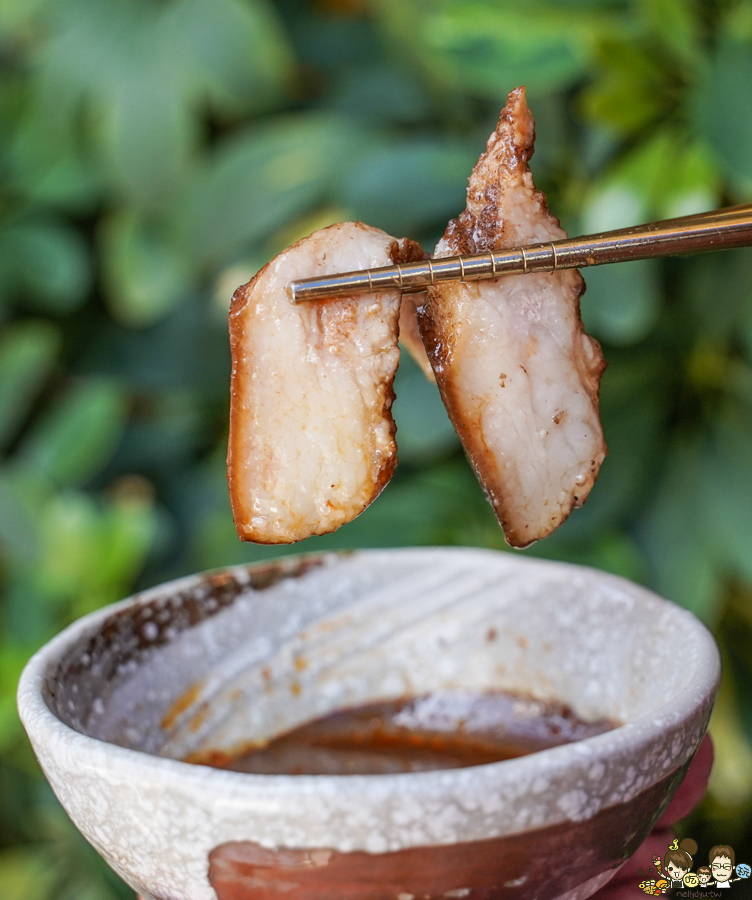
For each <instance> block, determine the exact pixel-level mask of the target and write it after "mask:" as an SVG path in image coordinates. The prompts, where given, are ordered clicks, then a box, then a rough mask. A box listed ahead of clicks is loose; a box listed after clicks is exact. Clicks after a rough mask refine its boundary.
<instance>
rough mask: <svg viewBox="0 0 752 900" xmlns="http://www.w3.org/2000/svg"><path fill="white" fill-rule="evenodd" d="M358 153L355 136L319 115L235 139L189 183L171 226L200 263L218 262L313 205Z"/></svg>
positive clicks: (331, 118) (284, 121) (338, 121)
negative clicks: (187, 190) (176, 230)
mask: <svg viewBox="0 0 752 900" xmlns="http://www.w3.org/2000/svg"><path fill="white" fill-rule="evenodd" d="M359 147H360V132H359V131H357V130H355V129H354V128H353V127H352V126H349V125H348V124H347V123H346V122H345V121H343V120H342V119H340V118H338V117H335V116H331V115H325V114H318V113H312V114H307V115H295V116H287V117H284V118H280V119H277V120H273V121H271V122H269V123H267V124H265V125H263V126H260V127H257V128H254V129H252V130H250V131H246V132H245V133H243V134H240V135H237V136H234V137H233V138H232V139H231V140H229V141H227V142H225V143H224V144H222V145H221V146H220V148H219V150H218V151H217V152H216V153H215V154H214V155H213V156H212V157H211V158H210V159H209V161H208V162H207V164H206V165H205V166H204V169H203V171H202V172H201V173H200V174H199V175H198V176H197V178H196V179H195V181H194V182H193V184H192V186H191V189H190V192H189V193H188V195H187V197H186V198H185V201H184V203H183V204H182V205H181V206H180V209H179V211H178V214H177V221H176V227H181V226H182V228H183V233H184V235H185V239H186V241H187V246H188V247H189V248H190V252H191V253H192V254H195V256H196V257H197V258H198V259H199V260H201V261H203V262H220V261H222V260H223V259H226V258H228V257H229V256H230V255H231V254H232V253H236V252H238V251H239V250H240V249H241V248H243V247H244V246H246V245H248V244H252V243H253V242H256V241H259V240H261V239H263V238H265V237H268V236H269V234H270V233H271V232H273V231H275V230H276V229H278V228H280V227H281V226H283V225H285V224H287V223H289V222H290V221H291V220H292V219H293V218H295V217H296V216H299V215H300V214H302V213H303V212H304V211H305V210H307V209H310V208H311V207H312V206H313V205H315V204H316V202H317V201H319V200H320V198H322V197H323V196H324V194H325V192H326V189H327V187H328V186H329V184H330V183H331V182H333V181H334V180H335V179H336V178H338V177H341V172H342V170H343V168H344V167H345V165H346V163H347V161H348V160H349V159H351V158H352V157H353V156H354V155H355V154H356V153H357V152H358V148H359Z"/></svg>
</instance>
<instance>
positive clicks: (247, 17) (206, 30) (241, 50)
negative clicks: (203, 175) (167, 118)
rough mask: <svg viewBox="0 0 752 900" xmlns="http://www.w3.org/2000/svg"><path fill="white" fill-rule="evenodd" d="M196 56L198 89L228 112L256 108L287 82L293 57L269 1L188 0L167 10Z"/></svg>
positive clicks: (194, 73)
mask: <svg viewBox="0 0 752 900" xmlns="http://www.w3.org/2000/svg"><path fill="white" fill-rule="evenodd" d="M167 18H168V21H167V31H168V32H169V31H172V30H173V29H174V31H175V32H177V33H179V34H180V35H181V37H182V40H183V41H184V45H185V49H184V53H185V54H186V55H187V56H188V57H189V58H190V59H191V61H192V65H193V70H192V77H193V79H194V81H195V82H196V88H197V90H199V91H201V92H205V93H206V95H207V97H208V98H209V100H210V101H211V103H212V104H213V106H215V107H216V109H218V110H221V111H223V112H230V113H239V112H248V111H256V110H258V109H259V108H263V107H264V106H266V105H268V103H269V102H270V101H271V100H273V99H276V98H277V97H278V96H279V95H280V94H281V93H282V92H283V90H284V89H285V87H286V86H287V84H288V82H289V80H290V76H291V73H292V64H293V58H292V54H291V49H290V47H289V46H288V43H287V39H286V36H285V34H284V32H283V30H282V27H281V25H280V22H279V19H278V17H277V14H276V10H275V9H274V7H273V6H272V5H271V4H270V3H267V2H265V0H242V2H241V0H183V2H179V3H176V4H174V8H173V9H172V11H171V12H168V14H167Z"/></svg>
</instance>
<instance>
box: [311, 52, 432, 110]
mask: <svg viewBox="0 0 752 900" xmlns="http://www.w3.org/2000/svg"><path fill="white" fill-rule="evenodd" d="M328 105H329V106H330V107H331V108H332V109H334V110H337V111H338V112H340V113H342V114H343V115H346V116H353V117H357V118H360V119H363V120H367V122H368V124H369V125H371V126H373V125H374V123H379V122H385V123H394V122H396V123H409V122H415V121H422V120H425V119H426V118H427V117H428V116H429V115H430V112H431V100H430V97H429V95H428V92H427V90H426V88H425V86H424V85H423V84H421V82H420V81H419V80H418V78H417V77H415V75H414V74H413V73H411V72H409V71H408V70H407V69H406V68H405V67H402V66H400V67H399V68H397V66H396V65H395V64H390V65H385V64H384V63H373V64H370V65H369V64H367V63H364V62H363V61H362V60H358V62H357V63H356V64H354V65H351V66H348V67H347V68H343V69H342V70H340V71H339V72H337V78H336V81H335V83H334V85H333V87H332V90H331V93H330V94H329V97H328Z"/></svg>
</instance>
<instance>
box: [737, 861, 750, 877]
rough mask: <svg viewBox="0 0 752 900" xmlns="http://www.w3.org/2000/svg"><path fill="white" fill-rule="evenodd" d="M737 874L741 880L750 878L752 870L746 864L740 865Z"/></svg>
mask: <svg viewBox="0 0 752 900" xmlns="http://www.w3.org/2000/svg"><path fill="white" fill-rule="evenodd" d="M736 874H737V875H738V876H739V877H740V878H749V876H750V875H752V869H750V867H749V866H748V865H747V864H746V863H739V865H738V866H737V867H736Z"/></svg>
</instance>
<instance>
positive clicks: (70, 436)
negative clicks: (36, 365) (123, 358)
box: [19, 379, 126, 484]
mask: <svg viewBox="0 0 752 900" xmlns="http://www.w3.org/2000/svg"><path fill="white" fill-rule="evenodd" d="M125 412H126V407H125V395H124V392H123V390H122V389H121V388H120V387H118V386H117V385H116V384H114V383H113V382H111V381H106V380H95V379H90V380H88V381H84V382H80V383H78V384H76V385H74V386H73V387H72V388H71V389H70V390H68V391H67V392H66V393H65V394H64V395H63V396H62V398H61V399H60V401H59V402H58V403H57V405H56V406H55V407H53V408H52V409H50V410H48V411H47V412H46V413H45V415H44V416H43V417H42V418H41V420H40V421H39V422H38V423H37V424H36V425H35V427H34V429H33V430H32V432H31V433H30V434H29V436H28V437H27V438H26V440H25V441H24V443H23V445H22V447H21V449H20V451H19V458H20V460H21V461H22V462H23V464H24V465H25V466H27V467H28V468H30V469H31V470H33V471H37V472H40V473H42V474H44V475H46V476H48V477H49V478H51V479H53V480H54V481H55V482H57V483H59V484H79V483H82V482H85V481H88V480H89V479H90V478H92V477H93V476H94V475H96V474H97V472H98V471H99V470H100V468H101V467H102V465H104V463H105V462H107V460H108V459H109V457H110V455H111V453H112V452H113V450H114V449H115V447H116V445H117V443H118V441H119V440H120V437H121V435H122V431H123V426H124V422H125Z"/></svg>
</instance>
